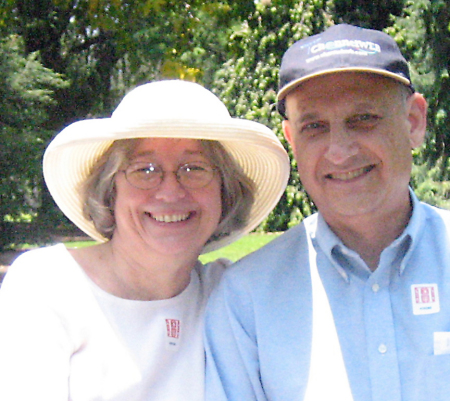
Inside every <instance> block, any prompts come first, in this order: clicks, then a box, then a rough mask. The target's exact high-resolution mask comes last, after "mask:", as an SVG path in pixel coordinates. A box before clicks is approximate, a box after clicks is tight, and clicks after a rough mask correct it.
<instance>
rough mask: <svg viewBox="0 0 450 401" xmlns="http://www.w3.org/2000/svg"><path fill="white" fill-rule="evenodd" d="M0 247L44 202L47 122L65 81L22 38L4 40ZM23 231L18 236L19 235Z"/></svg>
mask: <svg viewBox="0 0 450 401" xmlns="http://www.w3.org/2000/svg"><path fill="white" fill-rule="evenodd" d="M0 65H1V66H2V67H1V69H0V97H1V99H2V102H1V104H0V138H1V147H0V217H1V219H0V249H1V248H2V247H4V246H6V245H8V244H9V243H11V242H16V241H21V240H23V239H24V238H23V235H24V234H23V233H17V232H16V231H14V230H12V229H11V227H15V226H13V225H12V224H11V223H13V222H17V221H20V220H23V219H24V218H26V217H28V218H30V217H32V216H34V215H35V214H36V213H37V210H38V208H39V206H40V200H39V188H40V187H41V186H42V173H41V157H42V153H43V149H44V146H45V144H46V143H47V141H48V139H49V138H50V137H51V136H52V132H51V131H48V130H46V129H45V128H43V127H44V126H45V122H46V120H47V118H48V114H47V113H48V108H49V107H51V106H52V105H53V104H54V100H53V98H52V95H53V93H54V91H55V90H56V89H58V88H62V87H64V85H65V84H66V83H65V81H64V80H63V79H62V78H61V76H59V75H58V74H55V73H54V72H53V71H51V70H49V69H47V68H45V67H43V66H42V64H41V63H40V62H39V61H38V60H37V55H36V54H35V53H31V54H29V55H28V56H26V55H24V52H23V43H22V40H21V39H20V38H19V37H17V36H11V37H9V38H7V39H5V40H2V41H0ZM19 234H20V235H22V237H21V238H18V235H19Z"/></svg>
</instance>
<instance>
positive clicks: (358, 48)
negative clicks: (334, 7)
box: [277, 24, 414, 118]
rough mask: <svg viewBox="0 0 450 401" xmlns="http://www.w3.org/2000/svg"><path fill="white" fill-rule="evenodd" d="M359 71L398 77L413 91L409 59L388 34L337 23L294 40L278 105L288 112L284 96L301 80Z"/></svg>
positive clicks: (284, 61) (284, 65)
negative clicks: (320, 31)
mask: <svg viewBox="0 0 450 401" xmlns="http://www.w3.org/2000/svg"><path fill="white" fill-rule="evenodd" d="M344 71H359V72H368V73H372V74H379V75H383V76H385V77H389V78H392V79H395V80H397V81H399V82H400V83H402V84H404V85H406V86H407V87H409V88H410V89H411V91H412V92H414V88H413V86H412V84H411V78H410V75H409V68H408V63H407V61H406V60H405V58H404V57H403V55H402V54H401V52H400V49H399V48H398V45H397V43H396V42H395V40H394V39H393V38H392V37H391V36H389V35H388V34H386V33H384V32H381V31H376V30H373V29H365V28H360V27H357V26H353V25H347V24H339V25H334V26H332V27H330V28H328V29H327V30H325V31H324V32H322V33H320V34H317V35H313V36H309V37H307V38H304V39H301V40H299V41H298V42H295V43H294V44H293V45H292V46H291V47H290V48H289V49H288V50H287V51H286V53H285V54H284V56H283V59H282V61H281V67H280V84H279V92H278V96H277V99H278V103H277V108H278V111H279V112H280V114H281V115H282V116H283V117H285V118H286V115H285V112H286V110H285V104H284V103H285V102H284V100H285V98H286V96H287V95H288V94H289V93H290V92H291V91H293V90H294V89H296V88H297V87H298V86H299V85H300V84H301V83H302V82H305V81H306V80H308V79H310V78H314V77H317V76H320V75H324V74H332V73H336V72H344Z"/></svg>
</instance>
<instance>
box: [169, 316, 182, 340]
mask: <svg viewBox="0 0 450 401" xmlns="http://www.w3.org/2000/svg"><path fill="white" fill-rule="evenodd" d="M166 328H167V337H170V338H179V337H180V321H179V320H178V319H166Z"/></svg>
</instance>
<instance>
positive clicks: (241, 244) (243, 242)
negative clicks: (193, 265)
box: [200, 233, 280, 263]
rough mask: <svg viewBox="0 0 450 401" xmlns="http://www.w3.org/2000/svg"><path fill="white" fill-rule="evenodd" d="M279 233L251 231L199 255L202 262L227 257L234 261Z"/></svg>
mask: <svg viewBox="0 0 450 401" xmlns="http://www.w3.org/2000/svg"><path fill="white" fill-rule="evenodd" d="M278 235H280V233H268V234H265V233H252V234H248V235H246V236H245V237H242V238H240V239H239V240H237V241H236V242H233V243H232V244H230V245H228V246H226V247H224V248H221V249H218V250H217V251H214V252H210V253H206V254H205V255H201V256H200V260H201V261H202V263H207V262H210V261H212V260H215V259H218V258H227V259H230V260H232V261H233V262H236V261H237V260H239V259H241V258H242V257H244V256H245V255H247V254H249V253H250V252H253V251H256V250H257V249H258V248H261V247H262V246H263V245H265V244H267V243H269V242H270V241H272V240H273V239H275V238H276V237H277V236H278Z"/></svg>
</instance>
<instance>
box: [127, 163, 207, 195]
mask: <svg viewBox="0 0 450 401" xmlns="http://www.w3.org/2000/svg"><path fill="white" fill-rule="evenodd" d="M215 170H216V169H215V168H213V167H211V166H210V165H209V164H208V163H205V162H201V161H198V162H191V163H186V164H183V165H181V166H180V167H178V169H177V170H176V171H164V170H163V169H162V168H161V167H160V166H158V165H157V164H154V163H144V162H138V163H133V164H130V165H129V166H128V167H127V168H126V169H125V170H121V171H123V172H124V173H125V178H126V179H127V181H128V182H129V183H130V184H131V185H132V186H133V187H135V188H138V189H151V188H155V187H157V186H158V185H159V184H161V182H162V181H163V180H164V175H165V174H166V173H174V174H175V176H176V178H177V181H178V182H179V183H180V184H181V185H182V186H183V187H185V188H191V189H198V188H203V187H205V186H206V185H208V184H209V183H210V182H211V181H212V179H213V177H214V171H215Z"/></svg>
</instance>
